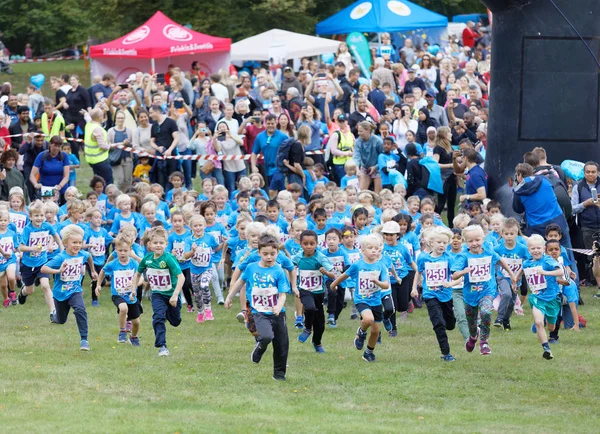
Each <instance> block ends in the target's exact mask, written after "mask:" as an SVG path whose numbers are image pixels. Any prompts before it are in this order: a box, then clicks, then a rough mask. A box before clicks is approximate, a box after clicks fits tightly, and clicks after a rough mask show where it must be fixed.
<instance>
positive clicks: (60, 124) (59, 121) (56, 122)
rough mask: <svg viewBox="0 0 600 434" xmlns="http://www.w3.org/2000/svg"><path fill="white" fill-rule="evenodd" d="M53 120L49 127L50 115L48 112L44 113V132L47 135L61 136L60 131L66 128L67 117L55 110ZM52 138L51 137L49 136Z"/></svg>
mask: <svg viewBox="0 0 600 434" xmlns="http://www.w3.org/2000/svg"><path fill="white" fill-rule="evenodd" d="M51 120H52V126H51V127H50V128H48V115H47V114H46V112H44V113H43V114H42V132H43V133H44V135H46V136H50V137H52V136H60V132H61V131H64V129H65V118H63V117H62V115H61V114H60V112H58V111H56V112H54V117H53V118H52V119H51ZM48 140H50V138H48Z"/></svg>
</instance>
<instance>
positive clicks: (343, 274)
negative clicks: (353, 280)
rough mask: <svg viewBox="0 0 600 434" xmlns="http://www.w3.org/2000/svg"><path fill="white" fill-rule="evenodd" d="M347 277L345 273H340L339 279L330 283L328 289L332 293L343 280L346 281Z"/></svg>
mask: <svg viewBox="0 0 600 434" xmlns="http://www.w3.org/2000/svg"><path fill="white" fill-rule="evenodd" d="M348 277H349V276H348V275H347V274H346V273H342V274H340V275H339V277H338V278H337V279H335V280H334V281H333V282H331V285H329V288H330V289H331V290H332V291H335V290H336V289H337V286H338V285H339V284H340V283H342V282H343V281H344V280H346V279H348Z"/></svg>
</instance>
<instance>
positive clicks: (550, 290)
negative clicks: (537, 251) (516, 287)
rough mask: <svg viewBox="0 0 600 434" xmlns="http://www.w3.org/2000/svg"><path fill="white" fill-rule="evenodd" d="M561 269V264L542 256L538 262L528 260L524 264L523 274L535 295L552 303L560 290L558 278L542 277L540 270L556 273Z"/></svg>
mask: <svg viewBox="0 0 600 434" xmlns="http://www.w3.org/2000/svg"><path fill="white" fill-rule="evenodd" d="M559 268H560V264H559V263H558V262H557V261H556V260H554V259H552V258H551V257H550V256H548V255H544V256H542V257H541V258H540V259H538V260H537V261H534V260H533V259H528V260H527V261H525V262H524V263H523V272H524V273H525V279H526V280H527V286H528V287H529V290H530V291H531V293H532V294H533V295H535V296H536V297H537V298H538V299H540V300H543V301H552V300H555V299H556V297H558V294H559V293H560V288H559V285H558V282H557V281H556V277H554V276H542V275H541V274H539V271H540V270H544V271H554V270H556V269H559Z"/></svg>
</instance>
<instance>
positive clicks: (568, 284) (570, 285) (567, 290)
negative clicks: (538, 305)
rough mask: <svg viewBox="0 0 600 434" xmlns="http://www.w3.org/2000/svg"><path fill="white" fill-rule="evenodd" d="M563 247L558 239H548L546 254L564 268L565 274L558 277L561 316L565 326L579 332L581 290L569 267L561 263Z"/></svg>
mask: <svg viewBox="0 0 600 434" xmlns="http://www.w3.org/2000/svg"><path fill="white" fill-rule="evenodd" d="M561 248H563V247H562V246H561V245H560V241H558V240H548V241H546V254H547V255H548V256H550V257H551V258H552V259H554V260H555V261H556V262H558V263H559V264H560V265H561V268H562V270H563V276H561V277H559V278H557V282H558V284H559V285H560V289H561V292H562V297H561V298H562V306H561V311H562V314H561V315H560V316H561V317H562V318H563V322H564V326H565V328H568V329H571V330H574V331H576V332H578V331H579V314H578V313H577V302H578V301H579V292H578V291H577V284H576V283H575V282H574V281H573V279H571V277H569V271H568V270H567V267H565V266H564V265H563V264H561V261H560V260H561V259H562V258H561V256H560V255H561ZM557 322H558V321H557ZM557 327H558V325H557Z"/></svg>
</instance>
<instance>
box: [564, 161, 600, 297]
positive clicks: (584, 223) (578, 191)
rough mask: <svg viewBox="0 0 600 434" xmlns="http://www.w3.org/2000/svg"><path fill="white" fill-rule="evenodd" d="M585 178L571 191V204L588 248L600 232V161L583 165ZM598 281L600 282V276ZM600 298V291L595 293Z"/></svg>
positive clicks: (590, 247) (597, 278) (591, 246)
mask: <svg viewBox="0 0 600 434" xmlns="http://www.w3.org/2000/svg"><path fill="white" fill-rule="evenodd" d="M583 176H584V179H583V180H581V181H580V182H579V183H578V184H577V185H575V186H573V191H572V192H571V205H572V207H573V214H574V215H576V216H577V223H578V224H579V226H580V227H581V235H582V238H583V244H584V246H585V248H586V249H592V248H593V241H594V237H593V235H594V233H596V232H600V202H599V201H598V190H599V189H600V186H599V185H600V180H599V179H598V163H596V162H595V161H588V162H587V163H585V166H584V167H583ZM594 276H595V278H596V283H599V284H600V279H599V277H596V275H595V274H594ZM595 297H596V298H600V291H598V293H597V294H596V295H595Z"/></svg>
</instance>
